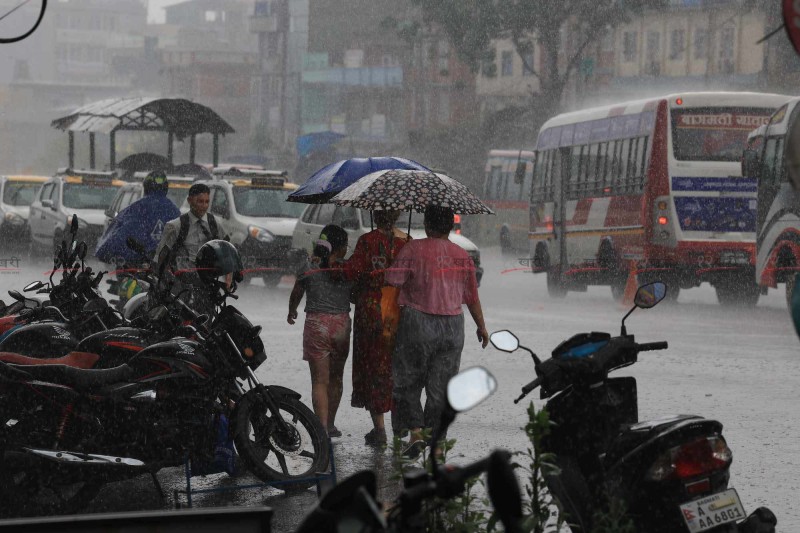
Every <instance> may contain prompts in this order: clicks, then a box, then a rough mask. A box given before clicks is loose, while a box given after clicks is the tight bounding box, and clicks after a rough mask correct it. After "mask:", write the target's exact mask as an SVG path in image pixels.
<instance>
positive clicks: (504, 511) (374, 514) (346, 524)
mask: <svg viewBox="0 0 800 533" xmlns="http://www.w3.org/2000/svg"><path fill="white" fill-rule="evenodd" d="M496 388H497V382H496V381H495V379H494V377H493V376H492V375H491V374H490V373H489V371H488V370H486V369H485V368H482V367H472V368H468V369H466V370H464V371H462V372H460V373H459V374H457V375H456V376H453V377H452V378H451V379H450V381H449V382H448V384H447V405H446V407H445V409H444V412H443V413H442V419H441V423H440V424H439V427H440V428H441V429H440V430H439V434H438V435H435V436H434V437H433V438H432V439H431V444H432V445H433V446H435V445H436V443H437V442H439V440H440V438H441V436H442V435H443V434H444V432H445V431H446V429H447V427H448V426H449V425H450V424H451V423H452V422H453V421H454V420H455V416H456V414H457V413H459V412H464V411H467V410H469V409H472V408H473V407H475V406H477V405H478V404H480V403H481V402H482V401H483V400H485V399H486V398H488V397H489V396H490V395H491V394H492V393H493V392H494V390H495V389H496ZM430 458H431V461H432V463H433V465H432V468H431V473H428V472H427V471H425V470H419V471H414V472H411V473H406V474H405V475H404V476H403V485H404V488H403V491H402V492H401V493H400V496H399V498H398V500H397V504H396V505H395V506H393V507H392V509H391V510H390V511H388V513H386V514H384V512H383V511H382V509H381V505H380V503H378V502H377V500H376V492H377V491H376V478H375V474H374V473H373V472H372V471H369V470H364V471H361V472H358V473H356V474H354V475H353V476H351V477H349V478H347V479H346V480H344V481H343V482H341V483H340V484H338V485H337V486H336V487H334V488H333V489H331V490H330V491H329V492H328V493H327V494H326V495H325V496H324V497H323V498H322V499H321V500H320V501H319V502H318V503H317V504H316V506H315V507H314V509H312V511H311V512H310V513H309V514H308V516H307V517H306V518H305V519H304V520H303V522H302V523H301V524H300V526H299V527H298V529H297V533H327V532H330V533H338V532H340V531H359V532H362V533H381V532H398V533H399V532H404V533H405V532H407V533H413V532H423V531H425V515H424V512H425V511H426V510H430V507H431V506H433V505H436V503H434V499H436V498H438V499H439V500H447V499H451V498H454V497H456V496H458V495H459V494H461V493H462V492H464V490H465V486H466V482H467V481H468V480H469V479H470V478H473V477H476V476H479V475H481V474H482V473H484V472H485V473H487V488H488V492H489V498H490V500H491V501H492V504H493V506H494V508H495V511H496V512H497V515H498V518H499V519H500V521H501V522H502V524H503V527H504V528H505V531H507V532H509V533H518V532H521V526H520V521H521V518H522V501H521V500H522V498H521V495H520V490H519V484H518V482H517V478H516V476H515V474H514V469H513V467H512V466H511V461H510V454H509V453H508V452H506V451H504V450H495V451H494V452H492V453H491V454H490V455H489V456H488V457H486V458H484V459H481V460H479V461H476V462H474V463H471V464H468V465H466V466H455V465H441V466H439V465H437V464H436V454H435V453H432V454H431V455H430Z"/></svg>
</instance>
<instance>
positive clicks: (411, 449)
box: [401, 439, 428, 459]
mask: <svg viewBox="0 0 800 533" xmlns="http://www.w3.org/2000/svg"><path fill="white" fill-rule="evenodd" d="M427 446H428V443H427V442H425V441H424V440H421V439H420V440H415V441H413V442H410V443H408V446H406V447H405V448H403V451H402V452H401V453H402V455H403V457H407V458H409V459H416V458H417V457H419V455H420V454H421V453H422V451H423V450H424V449H425V448H427Z"/></svg>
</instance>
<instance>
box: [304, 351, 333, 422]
mask: <svg viewBox="0 0 800 533" xmlns="http://www.w3.org/2000/svg"><path fill="white" fill-rule="evenodd" d="M330 360H331V358H330V357H328V356H326V357H323V358H322V359H317V360H313V359H312V360H310V361H309V362H308V366H309V369H310V370H311V404H312V405H313V406H314V413H315V414H316V415H317V418H319V421H320V422H321V423H322V427H324V428H325V430H326V431H327V430H328V382H329V380H330Z"/></svg>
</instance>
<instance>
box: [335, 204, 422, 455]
mask: <svg viewBox="0 0 800 533" xmlns="http://www.w3.org/2000/svg"><path fill="white" fill-rule="evenodd" d="M373 216H374V220H375V225H376V226H377V229H374V230H373V231H371V232H369V233H366V234H364V235H362V236H361V237H360V238H359V239H358V242H357V243H356V248H355V250H354V251H353V255H352V257H350V259H348V260H347V262H346V269H347V270H348V271H349V273H350V275H351V276H352V278H353V279H354V281H355V286H354V288H353V302H354V303H355V313H354V320H353V322H354V329H353V395H352V397H351V399H350V405H352V406H353V407H358V408H364V409H366V410H367V411H369V414H370V417H371V418H372V425H373V427H372V429H371V430H370V431H369V433H367V434H366V435H365V436H364V442H365V443H366V444H368V445H371V446H381V445H384V444H386V442H387V437H386V427H385V422H384V413H387V412H390V411H391V410H392V352H393V351H394V341H395V336H396V320H397V318H398V315H399V308H398V306H397V302H396V297H393V296H396V291H395V290H394V289H393V288H391V287H387V286H386V283H385V281H384V272H385V271H386V269H387V268H389V267H390V265H391V264H392V261H393V260H394V258H395V257H396V256H397V254H398V253H399V252H400V251H401V250H402V249H403V246H404V245H405V244H406V243H407V242H408V241H409V240H410V239H411V237H410V236H409V235H407V234H406V233H404V232H402V231H400V230H398V229H397V228H395V226H394V225H395V223H396V222H397V218H398V217H399V216H400V212H399V211H374V212H373ZM393 293H394V294H393Z"/></svg>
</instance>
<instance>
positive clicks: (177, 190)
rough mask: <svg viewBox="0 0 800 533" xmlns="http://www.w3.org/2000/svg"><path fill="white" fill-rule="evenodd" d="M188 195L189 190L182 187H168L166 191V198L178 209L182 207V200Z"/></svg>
mask: <svg viewBox="0 0 800 533" xmlns="http://www.w3.org/2000/svg"><path fill="white" fill-rule="evenodd" d="M188 195H189V188H188V187H186V188H183V187H175V186H174V185H170V186H169V190H167V198H169V199H170V200H172V203H173V204H175V205H177V206H178V207H180V206H182V205H183V202H184V200H186V197H187V196H188Z"/></svg>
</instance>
